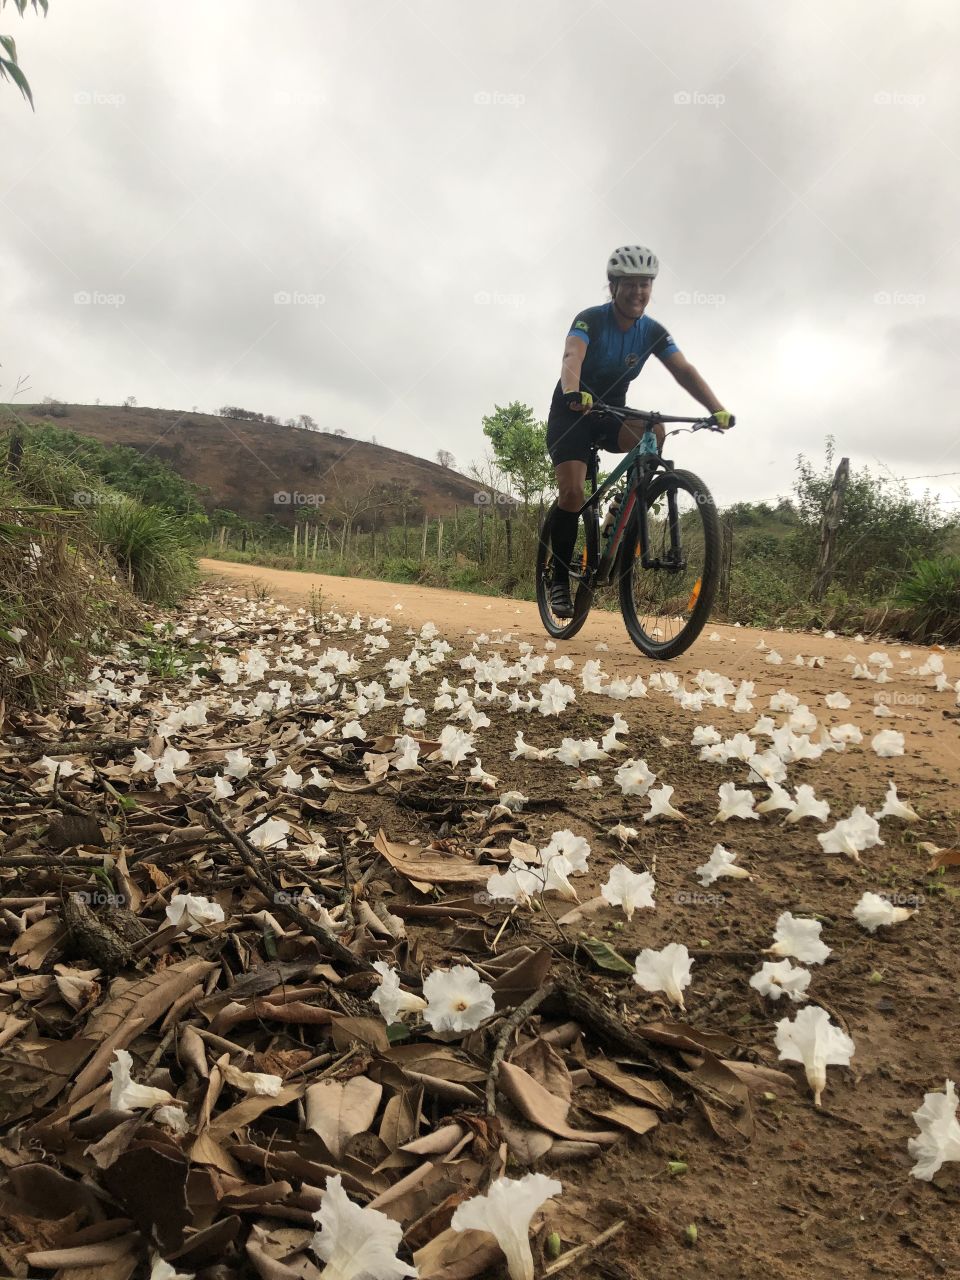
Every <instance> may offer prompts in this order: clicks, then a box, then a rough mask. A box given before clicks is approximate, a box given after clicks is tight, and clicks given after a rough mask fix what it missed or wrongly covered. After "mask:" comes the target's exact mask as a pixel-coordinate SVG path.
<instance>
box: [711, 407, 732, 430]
mask: <svg viewBox="0 0 960 1280" xmlns="http://www.w3.org/2000/svg"><path fill="white" fill-rule="evenodd" d="M713 420H714V422H715V423H716V424H717V426H718V427H720V428H721V430H723V431H729V429H730V428H731V427H732V426H735V425H736V421H737V420H736V418H735V417H734V416H733V414H732V413H729V412H728V411H727V410H726V409H718V410H717V411H716V413H715V414H713Z"/></svg>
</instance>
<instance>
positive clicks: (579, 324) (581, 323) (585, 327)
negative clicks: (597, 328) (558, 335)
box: [573, 320, 590, 333]
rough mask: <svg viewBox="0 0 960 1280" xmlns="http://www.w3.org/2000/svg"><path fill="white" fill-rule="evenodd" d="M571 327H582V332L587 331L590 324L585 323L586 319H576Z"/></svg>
mask: <svg viewBox="0 0 960 1280" xmlns="http://www.w3.org/2000/svg"><path fill="white" fill-rule="evenodd" d="M573 327H574V328H575V329H582V330H583V331H584V333H589V331H590V326H589V325H588V324H587V322H586V320H578V321H577V323H576V324H575V325H574V326H573Z"/></svg>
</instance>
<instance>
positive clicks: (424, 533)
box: [420, 511, 429, 564]
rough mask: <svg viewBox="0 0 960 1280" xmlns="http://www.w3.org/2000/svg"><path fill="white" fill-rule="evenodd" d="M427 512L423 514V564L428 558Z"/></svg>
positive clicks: (421, 545) (421, 547)
mask: <svg viewBox="0 0 960 1280" xmlns="http://www.w3.org/2000/svg"><path fill="white" fill-rule="evenodd" d="M428 518H429V517H428V516H427V513H426V511H425V512H424V513H423V540H422V541H421V543H420V562H421V564H422V563H423V561H424V560H426V558H427V520H428Z"/></svg>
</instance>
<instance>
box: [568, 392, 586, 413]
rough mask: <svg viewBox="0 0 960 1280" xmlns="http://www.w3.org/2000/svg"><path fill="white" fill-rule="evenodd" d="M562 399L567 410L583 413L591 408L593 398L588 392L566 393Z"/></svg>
mask: <svg viewBox="0 0 960 1280" xmlns="http://www.w3.org/2000/svg"><path fill="white" fill-rule="evenodd" d="M563 398H564V401H565V402H566V406H567V408H568V409H575V410H577V411H578V412H585V411H586V410H588V409H592V408H593V396H592V395H591V394H590V392H589V391H567V392H566V393H565V394H564V397H563Z"/></svg>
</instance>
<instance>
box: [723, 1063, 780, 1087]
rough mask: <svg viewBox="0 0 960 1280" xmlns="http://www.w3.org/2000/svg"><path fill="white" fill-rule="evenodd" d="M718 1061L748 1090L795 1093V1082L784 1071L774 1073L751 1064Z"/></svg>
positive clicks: (771, 1069) (769, 1068) (768, 1068)
mask: <svg viewBox="0 0 960 1280" xmlns="http://www.w3.org/2000/svg"><path fill="white" fill-rule="evenodd" d="M720 1061H721V1063H722V1064H723V1066H725V1067H729V1069H730V1070H731V1071H732V1072H733V1074H734V1075H735V1076H737V1077H738V1078H739V1079H740V1080H742V1081H743V1083H744V1084H745V1085H746V1086H747V1088H749V1089H770V1090H772V1091H773V1092H774V1093H796V1091H797V1085H796V1081H795V1080H794V1078H793V1076H788V1075H787V1073H786V1072H785V1071H775V1070H774V1069H773V1068H772V1067H763V1066H759V1065H758V1064H756V1063H753V1062H735V1061H734V1060H733V1059H732V1058H721V1059H720Z"/></svg>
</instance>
